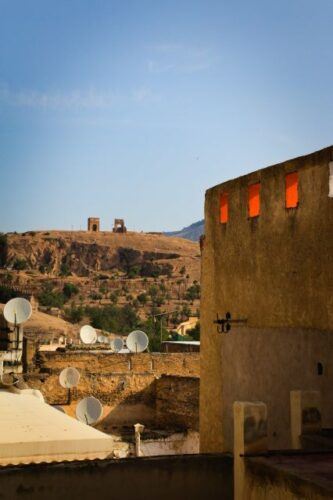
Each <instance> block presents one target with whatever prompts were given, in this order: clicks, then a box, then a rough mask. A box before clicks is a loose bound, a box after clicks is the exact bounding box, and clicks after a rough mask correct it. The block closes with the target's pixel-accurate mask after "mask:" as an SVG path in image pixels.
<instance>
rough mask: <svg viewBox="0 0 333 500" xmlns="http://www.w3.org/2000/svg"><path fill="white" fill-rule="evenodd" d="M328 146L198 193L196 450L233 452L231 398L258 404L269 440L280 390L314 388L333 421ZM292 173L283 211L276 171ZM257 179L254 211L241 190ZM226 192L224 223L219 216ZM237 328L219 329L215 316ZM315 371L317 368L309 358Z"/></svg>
mask: <svg viewBox="0 0 333 500" xmlns="http://www.w3.org/2000/svg"><path fill="white" fill-rule="evenodd" d="M332 156H333V154H332V148H326V149H324V150H322V151H319V152H317V153H313V154H311V155H308V156H305V157H301V158H297V159H294V160H290V161H287V162H285V163H282V164H279V165H276V166H273V167H269V168H266V169H263V170H258V171H256V172H253V173H251V174H249V175H246V176H243V177H240V178H238V179H235V180H232V181H228V182H226V183H224V184H221V185H219V186H216V187H214V188H212V189H210V190H208V191H207V193H206V204H205V229H206V235H205V240H204V245H203V254H202V299H201V328H202V333H201V388H200V434H201V436H200V439H201V451H203V452H216V451H225V450H231V449H232V438H233V436H232V411H231V407H232V403H233V402H234V401H235V400H249V401H253V400H257V399H259V400H261V401H264V402H267V405H268V412H269V415H270V416H271V417H270V420H271V429H270V434H269V446H270V447H271V448H274V447H280V446H288V444H289V392H290V390H293V389H307V390H321V391H322V392H323V418H324V422H325V424H326V425H333V401H332V400H333V398H332V397H331V394H330V390H329V386H330V385H331V386H332V384H333V343H332V340H331V339H332V335H333V257H332V256H333V208H332V207H333V199H332V198H330V197H329V196H328V193H329V162H330V161H331V159H332ZM295 170H297V171H298V173H299V205H298V207H297V208H294V209H286V208H285V175H286V174H287V173H290V172H293V171H295ZM256 182H260V183H261V191H260V197H261V202H260V203H261V213H260V216H259V217H256V218H248V214H247V202H248V198H247V192H248V186H249V185H250V184H252V183H256ZM224 192H227V193H228V200H229V220H228V222H227V223H226V224H221V223H220V222H219V203H220V195H221V194H222V193H224ZM227 311H230V312H231V314H232V317H233V318H245V319H246V320H247V323H246V326H243V327H239V328H235V327H232V330H231V332H230V333H228V334H219V333H217V330H216V325H214V324H213V321H214V320H215V319H216V314H217V313H218V314H219V315H220V316H224V315H225V313H226V312H227ZM318 362H321V363H322V364H323V367H324V372H323V375H322V376H319V375H318V374H317V363H318Z"/></svg>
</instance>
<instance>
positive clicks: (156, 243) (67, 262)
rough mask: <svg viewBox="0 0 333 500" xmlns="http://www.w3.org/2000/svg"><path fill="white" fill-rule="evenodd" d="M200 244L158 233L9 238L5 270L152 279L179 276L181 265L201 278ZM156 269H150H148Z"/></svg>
mask: <svg viewBox="0 0 333 500" xmlns="http://www.w3.org/2000/svg"><path fill="white" fill-rule="evenodd" d="M199 262H200V255H199V248H198V245H197V244H194V243H191V242H189V241H184V240H183V239H179V238H167V237H165V236H164V235H159V234H146V233H134V232H128V233H126V234H117V233H112V232H100V233H89V232H86V231H75V232H73V231H68V232H66V231H61V232H60V231H48V232H32V231H31V232H27V233H22V234H15V233H9V234H7V256H6V267H7V269H14V270H15V269H16V270H30V271H32V270H33V271H38V272H40V273H42V274H48V275H54V276H65V275H69V274H71V275H75V276H81V277H82V276H90V275H94V274H96V273H98V272H106V273H110V272H111V273H114V272H115V271H120V272H126V273H127V272H128V271H129V270H130V269H131V268H132V269H133V272H132V276H133V277H134V275H135V274H137V275H140V276H142V277H145V276H146V277H149V274H150V271H151V272H152V273H153V274H154V272H153V271H154V270H153V269H151V268H152V267H154V265H155V266H159V267H160V269H156V273H158V272H159V271H160V274H168V271H167V269H170V270H171V273H177V271H179V270H180V268H182V267H183V266H185V267H186V270H187V273H188V274H190V276H191V277H193V279H197V280H198V279H199V274H198V273H199ZM148 264H152V265H148Z"/></svg>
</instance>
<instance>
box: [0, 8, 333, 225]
mask: <svg viewBox="0 0 333 500" xmlns="http://www.w3.org/2000/svg"><path fill="white" fill-rule="evenodd" d="M0 12H1V15H0V172H1V182H0V197H1V211H0V231H11V230H12V231H14V230H16V231H24V230H29V229H71V227H73V228H75V229H79V228H80V227H82V228H85V225H86V219H87V217H88V216H99V217H100V218H101V224H102V228H103V229H109V228H110V227H111V224H112V221H113V218H115V217H124V218H125V219H126V223H127V226H128V227H129V228H130V229H135V230H151V231H154V230H155V231H158V230H172V229H178V228H181V227H182V226H185V225H188V224H190V223H192V222H194V221H196V220H199V219H200V218H202V217H203V204H204V192H205V190H206V189H207V188H209V187H211V186H213V185H215V184H218V183H220V182H223V181H224V180H227V179H229V178H233V177H237V176H239V175H241V174H244V173H246V172H249V171H251V170H256V169H257V168H260V167H263V166H267V165H269V164H272V163H276V162H279V161H283V160H285V159H288V158H290V157H294V156H299V155H301V154H305V153H308V152H311V151H313V150H316V149H320V148H322V147H325V146H328V145H330V144H332V142H333V140H332V133H333V49H332V47H333V30H332V19H333V2H332V0H317V1H314V0H279V2H273V1H268V0H253V1H251V2H250V1H248V0H243V1H241V0H238V1H237V0H236V1H230V0H229V1H225V0H218V1H215V0H202V1H196V0H186V1H185V0H177V1H174V0H167V1H161V0H152V1H146V0H140V1H139V0H136V1H126V0H122V1H112V0H108V1H102V0H99V1H98V0H79V1H78V0H52V1H51V0H29V1H27V0H21V1H17V0H0Z"/></svg>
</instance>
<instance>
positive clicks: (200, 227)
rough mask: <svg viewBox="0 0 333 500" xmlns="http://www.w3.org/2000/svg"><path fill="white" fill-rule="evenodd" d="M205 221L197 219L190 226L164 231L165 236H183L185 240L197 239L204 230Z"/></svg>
mask: <svg viewBox="0 0 333 500" xmlns="http://www.w3.org/2000/svg"><path fill="white" fill-rule="evenodd" d="M204 223H205V221H204V220H199V222H194V224H191V225H190V226H187V227H183V229H181V230H180V231H170V232H168V233H164V234H165V235H166V236H176V237H177V238H184V239H185V240H191V241H199V238H200V236H201V235H202V234H204V232H205V226H204Z"/></svg>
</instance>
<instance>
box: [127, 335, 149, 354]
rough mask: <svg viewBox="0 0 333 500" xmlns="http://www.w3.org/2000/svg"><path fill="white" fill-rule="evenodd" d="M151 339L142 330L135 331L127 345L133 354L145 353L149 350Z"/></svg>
mask: <svg viewBox="0 0 333 500" xmlns="http://www.w3.org/2000/svg"><path fill="white" fill-rule="evenodd" d="M148 343H149V339H148V337H147V335H146V334H145V332H141V330H134V332H131V333H130V334H129V336H128V337H127V340H126V345H127V347H128V349H129V350H130V351H131V352H143V351H145V350H146V349H147V347H148Z"/></svg>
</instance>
